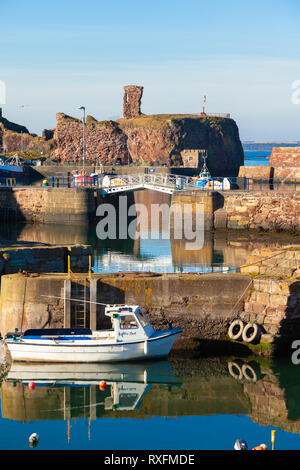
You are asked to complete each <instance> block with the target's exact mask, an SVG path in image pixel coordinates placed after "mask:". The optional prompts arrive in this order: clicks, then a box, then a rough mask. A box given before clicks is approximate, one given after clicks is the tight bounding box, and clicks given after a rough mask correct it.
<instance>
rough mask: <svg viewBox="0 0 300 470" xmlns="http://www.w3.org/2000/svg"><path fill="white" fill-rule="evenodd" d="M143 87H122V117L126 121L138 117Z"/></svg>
mask: <svg viewBox="0 0 300 470" xmlns="http://www.w3.org/2000/svg"><path fill="white" fill-rule="evenodd" d="M143 90H144V87H142V86H136V85H127V86H124V98H123V116H124V118H126V119H129V118H135V117H139V116H140V115H141V114H142V113H141V101H142V96H143Z"/></svg>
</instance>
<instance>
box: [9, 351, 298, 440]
mask: <svg viewBox="0 0 300 470" xmlns="http://www.w3.org/2000/svg"><path fill="white" fill-rule="evenodd" d="M170 362H171V365H172V368H173V371H172V372H170V375H169V376H168V377H166V379H165V380H166V381H165V382H164V380H163V378H162V377H160V379H161V380H160V383H158V381H157V377H154V376H151V373H149V370H148V375H146V377H148V379H147V382H146V383H143V380H140V381H136V382H134V380H133V378H132V371H131V372H130V370H129V369H126V371H127V373H128V372H129V373H130V374H131V381H129V382H126V379H122V380H124V382H122V380H121V382H114V381H113V380H107V379H106V380H107V388H106V389H105V390H101V389H100V388H99V384H98V383H97V381H96V374H94V373H93V372H92V370H90V372H91V375H92V376H93V380H92V381H91V382H90V383H89V380H86V377H85V379H84V378H83V377H80V373H79V375H78V371H77V372H76V374H73V376H72V377H73V378H72V381H73V382H74V383H73V386H65V387H64V386H62V385H60V386H59V387H57V386H55V385H44V386H39V384H38V380H36V387H35V389H34V390H30V389H29V387H28V382H29V381H28V380H27V382H26V380H25V383H22V382H21V380H20V379H19V380H18V377H17V376H15V375H14V380H12V378H9V375H8V376H7V377H6V379H5V380H4V382H2V385H1V413H2V417H3V418H5V419H13V420H18V421H22V422H29V421H41V420H69V419H71V418H85V419H86V418H89V419H91V420H95V419H99V418H135V419H145V418H150V417H154V416H165V417H176V416H203V415H207V416H213V415H233V414H234V415H241V416H243V415H247V416H249V417H250V418H251V420H252V421H254V422H256V423H258V424H260V425H262V426H273V427H279V428H280V429H282V430H283V431H288V432H293V433H297V434H298V433H300V407H299V400H298V397H299V393H300V380H299V374H298V373H297V372H298V371H297V370H296V369H297V366H293V365H292V364H289V363H287V362H286V361H285V362H278V363H268V362H266V361H264V363H263V364H261V363H258V362H256V361H253V360H250V359H249V360H248V359H245V360H240V359H237V360H235V359H232V360H230V361H227V360H225V359H220V358H211V359H197V360H195V359H191V360H184V361H183V360H180V359H175V358H171V360H170ZM233 365H234V367H233ZM119 367H120V373H121V372H122V366H119ZM123 367H124V366H123ZM139 367H140V366H139ZM142 367H145V368H146V369H147V365H142ZM298 367H299V366H298ZM125 368H126V366H125ZM123 372H124V371H123ZM100 375H101V378H103V377H105V374H103V372H102V374H100ZM100 375H99V383H100ZM125 375H126V374H125ZM142 375H143V374H142ZM20 377H21V376H20ZM105 378H106V377H105ZM62 379H63V376H62V375H60V380H62ZM76 379H78V380H79V382H78V384H77V383H76ZM168 379H169V383H168ZM32 380H34V376H33V377H32ZM46 380H47V379H46ZM48 381H50V379H48ZM50 382H51V381H50ZM54 382H55V381H54ZM58 383H59V381H58ZM122 383H123V387H122ZM116 384H119V390H120V391H121V392H122V391H124V390H125V389H126V384H127V385H128V387H129V388H128V390H129V389H130V390H131V391H132V390H134V393H135V395H136V396H135V397H134V399H133V400H131V401H130V400H129V396H127V402H126V403H124V402H123V403H121V402H118V403H117V402H116V400H115V398H116V397H115V396H113V393H114V391H115V390H116V388H115V385H116ZM119 398H120V396H119ZM121 400H122V393H121ZM237 434H238V430H237Z"/></svg>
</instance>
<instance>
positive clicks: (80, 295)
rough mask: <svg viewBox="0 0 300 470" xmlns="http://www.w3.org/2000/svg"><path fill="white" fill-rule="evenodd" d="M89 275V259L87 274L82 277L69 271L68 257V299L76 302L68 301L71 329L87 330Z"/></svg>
mask: <svg viewBox="0 0 300 470" xmlns="http://www.w3.org/2000/svg"><path fill="white" fill-rule="evenodd" d="M91 275H92V271H91V257H89V272H88V274H86V275H84V274H74V273H73V272H72V271H71V261H70V256H68V278H69V280H70V281H71V289H70V297H71V298H72V299H76V302H74V301H72V300H70V323H71V325H70V326H71V328H89V325H90V303H89V300H90V280H91ZM77 300H78V301H79V302H78V301H77ZM80 300H82V302H80Z"/></svg>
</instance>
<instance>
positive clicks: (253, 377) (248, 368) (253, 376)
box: [242, 364, 257, 383]
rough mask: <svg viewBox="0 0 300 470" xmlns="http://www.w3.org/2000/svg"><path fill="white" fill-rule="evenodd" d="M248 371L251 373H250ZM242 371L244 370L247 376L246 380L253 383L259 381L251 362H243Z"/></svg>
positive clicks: (244, 374)
mask: <svg viewBox="0 0 300 470" xmlns="http://www.w3.org/2000/svg"><path fill="white" fill-rule="evenodd" d="M248 371H249V372H250V373H248ZM242 372H243V376H244V377H245V379H246V380H248V381H249V382H252V383H255V382H257V375H256V373H255V371H254V369H253V368H252V367H251V366H250V364H243V366H242Z"/></svg>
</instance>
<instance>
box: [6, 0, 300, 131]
mask: <svg viewBox="0 0 300 470" xmlns="http://www.w3.org/2000/svg"><path fill="white" fill-rule="evenodd" d="M0 7H1V8H0V20H1V40H0V80H2V81H4V82H5V84H6V91H7V93H6V104H5V105H4V106H3V114H4V115H5V116H6V117H7V118H8V119H11V120H13V121H15V122H18V123H22V124H25V125H26V126H27V127H28V128H29V129H30V131H31V132H36V133H38V134H40V133H41V131H42V129H44V128H53V127H54V126H55V123H56V119H55V114H56V113H57V112H65V113H67V114H71V115H73V116H80V112H79V111H78V110H77V107H78V106H80V105H85V106H86V108H87V112H88V114H91V115H93V116H94V117H95V118H96V119H113V118H117V117H121V115H122V96H123V86H124V85H128V84H137V85H143V86H144V87H145V88H144V96H143V101H142V111H143V112H144V113H146V114H156V113H173V112H174V113H197V112H200V111H201V107H202V98H203V96H204V95H206V96H207V102H206V110H207V112H209V111H210V112H214V113H218V112H220V113H227V112H229V113H231V115H232V117H233V118H234V119H235V120H236V122H237V124H238V126H239V129H240V136H241V138H242V139H243V140H254V139H257V140H269V139H284V140H300V132H299V120H300V104H299V105H295V104H293V103H292V100H291V96H292V93H293V90H292V84H293V82H294V81H295V80H300V28H299V18H300V2H299V1H298V0H280V1H279V0H272V1H271V0H260V1H258V0H252V1H245V0H226V1H224V0H210V1H209V2H208V1H207V0H206V1H202V0H181V1H179V0H160V1H159V0H152V1H148V0H143V1H142V0H140V1H137V0H114V1H112V2H109V1H107V0H106V1H103V0H98V1H96V0H84V1H83V0H82V1H78V0H73V1H70V0H60V1H58V0H52V1H51V2H46V3H42V2H41V1H40V0H39V1H38V0H27V1H26V2H24V0H11V1H10V2H7V1H4V0H0ZM23 105H24V106H23Z"/></svg>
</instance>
